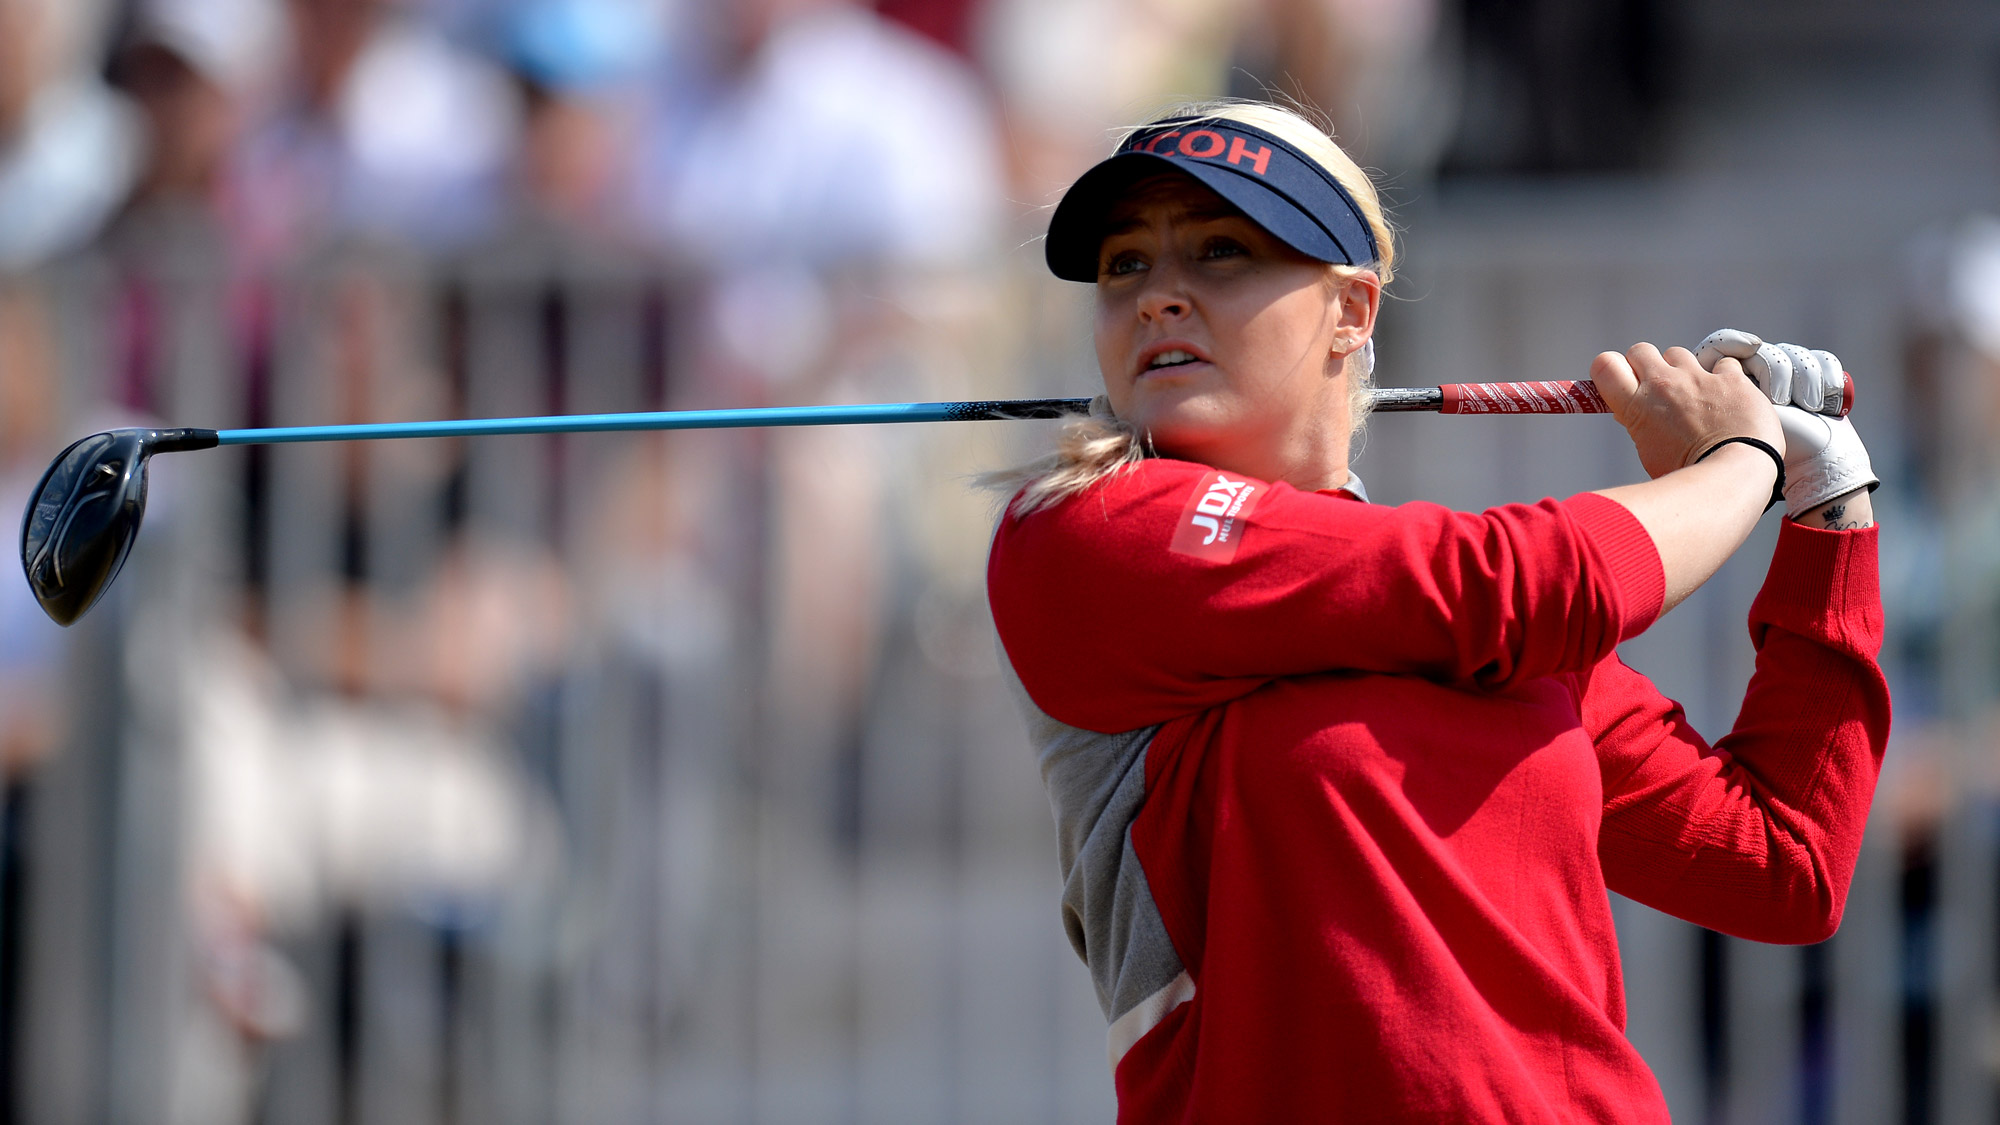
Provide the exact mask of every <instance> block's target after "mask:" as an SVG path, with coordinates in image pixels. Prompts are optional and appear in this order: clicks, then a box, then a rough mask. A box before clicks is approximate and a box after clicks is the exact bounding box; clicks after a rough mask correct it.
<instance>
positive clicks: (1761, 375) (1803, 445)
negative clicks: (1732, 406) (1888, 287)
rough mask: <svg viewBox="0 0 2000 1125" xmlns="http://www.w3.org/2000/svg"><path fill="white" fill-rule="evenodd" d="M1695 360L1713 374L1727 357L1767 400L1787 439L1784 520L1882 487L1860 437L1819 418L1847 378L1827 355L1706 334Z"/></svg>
mask: <svg viewBox="0 0 2000 1125" xmlns="http://www.w3.org/2000/svg"><path fill="white" fill-rule="evenodd" d="M1694 354H1695V359H1696V361H1697V362H1699V363H1700V364H1701V365H1702V366H1703V367H1706V368H1708V369H1710V370H1714V368H1715V363H1716V361H1717V360H1719V359H1721V358H1722V357H1723V356H1728V357H1730V358H1732V359H1734V360H1736V361H1737V362H1739V363H1741V364H1742V365H1743V370H1744V372H1745V373H1747V374H1748V375H1749V376H1750V378H1751V380H1752V381H1753V382H1755V383H1756V384H1757V386H1758V387H1759V388H1760V389H1762V390H1763V392H1764V393H1765V394H1766V395H1767V396H1769V398H1770V399H1771V403H1772V405H1773V406H1775V407H1776V408H1777V411H1778V425H1779V426H1780V427H1781V428H1782V429H1783V430H1784V432H1785V514H1786V515H1788V516H1791V517H1792V518H1794V519H1796V518H1798V517H1799V516H1801V515H1804V514H1805V513H1806V512H1809V511H1811V510H1813V509H1814V508H1817V507H1819V506H1820V505H1821V504H1824V503H1826V502H1827V501H1829V500H1831V499H1833V498H1834V497H1836V496H1844V495H1846V494H1847V493H1849V492H1852V491H1854V490H1855V489H1857V488H1863V487H1873V486H1874V485H1876V484H1878V483H1880V480H1879V478H1877V477H1876V476H1875V470H1874V469H1873V468H1872V467H1870V465H1869V464H1868V450H1867V448H1866V447H1865V446H1863V445H1862V444H1861V435H1860V434H1857V433H1855V432H1854V424H1853V423H1851V422H1849V421H1848V420H1847V419H1845V418H1832V417H1828V416H1827V415H1824V414H1820V413H1818V410H1819V409H1820V407H1821V405H1822V404H1825V405H1828V406H1831V405H1832V404H1833V403H1835V402H1837V401H1839V399H1840V396H1841V395H1842V394H1843V393H1844V392H1845V389H1846V381H1847V380H1846V375H1845V373H1844V372H1843V369H1842V368H1841V365H1840V360H1839V359H1838V358H1837V357H1835V356H1834V354H1833V353H1832V352H1823V351H1812V350H1809V349H1806V348H1802V347H1799V346H1798V345H1796V344H1767V343H1765V342H1764V341H1763V340H1762V339H1761V338H1759V337H1757V336H1755V335H1753V334H1751V333H1749V332H1743V331H1740V330H1738V329H1734V328H1724V329H1722V330H1720V331H1717V332H1711V333H1709V334H1708V338H1707V339H1705V340H1703V341H1702V342H1701V343H1700V344H1699V345H1698V346H1697V347H1696V348H1695V353H1694Z"/></svg>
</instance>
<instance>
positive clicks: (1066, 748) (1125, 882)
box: [1001, 652, 1182, 1022]
mask: <svg viewBox="0 0 2000 1125" xmlns="http://www.w3.org/2000/svg"><path fill="white" fill-rule="evenodd" d="M1001 664H1002V666H1003V667H1005V668H1006V669H1007V680H1008V684H1009V686H1010V687H1012V689H1013V692H1014V698H1015V701H1016V702H1017V703H1019V704H1020V707H1021V713H1022V715H1023V716H1024V717H1025V718H1026V719H1027V724H1028V740H1029V742H1030V743H1032V744H1033V746H1034V748H1035V755H1036V757H1037V758H1038V759H1039V760H1040V763H1041V770H1042V784H1043V785H1044V786H1045V787H1046V788H1047V789H1048V793H1049V805H1050V806H1051V808H1052V810H1053V811H1054V813H1055V819H1056V848H1057V857H1058V859H1059V861H1060V863H1061V865H1062V878H1063V894H1062V918H1063V929H1064V931H1065V932H1066V933H1068V935H1069V942H1070V945H1071V946H1072V947H1074V948H1075V949H1076V953H1077V956H1079V957H1081V958H1083V961H1084V964H1086V965H1088V966H1090V978H1091V983H1092V984H1094V985H1095V986H1096V988H1097V1002H1098V1005H1099V1006H1100V1007H1102V1008H1103V1009H1104V1018H1105V1019H1106V1020H1108V1021H1113V1022H1115V1021H1116V1020H1117V1019H1118V1017H1120V1016H1122V1015H1124V1014H1125V1013H1126V1012H1129V1011H1131V1010H1132V1009H1133V1008H1134V1007H1136V1006H1138V1004H1139V1002H1140V1001H1142V1000H1144V999H1146V998H1147V997H1148V996H1151V995H1153V994H1154V993H1156V992H1158V991H1159V990H1161V989H1162V988H1165V987H1166V986H1167V985H1168V984H1170V983H1172V981H1173V980H1174V978H1175V977H1178V976H1180V974H1181V970H1182V965H1181V959H1180V955H1179V954H1178V953H1176V952H1175V951H1174V946H1173V942H1172V941H1171V940H1170V939H1169V938H1168V937H1167V927H1166V923H1165V922H1164V921H1162V920H1161V918H1160V912H1159V909H1158V908H1157V907H1156V906H1155V905H1154V904H1153V892H1152V890H1151V888H1150V887H1148V886H1147V884H1146V872H1145V870H1144V869H1143V868H1142V867H1140V865H1139V857H1138V856H1137V855H1136V854H1135V853H1134V852H1133V850H1132V831H1131V828H1132V819H1133V818H1134V817H1136V816H1137V815H1138V814H1139V809H1140V807H1141V806H1143V805H1144V804H1145V803H1146V747H1147V746H1148V745H1150V744H1151V742H1152V740H1153V735H1154V734H1155V733H1157V732H1158V730H1159V729H1160V728H1158V727H1146V728H1144V729H1142V730H1135V731H1125V732H1123V733H1120V734H1099V733H1097V732H1096V731H1088V730H1082V729H1079V728H1077V727H1073V726H1069V725H1067V724H1065V723H1062V722H1059V721H1057V720H1056V719H1054V718H1051V717H1050V716H1049V715H1048V714H1047V713H1046V712H1044V711H1043V710H1042V709H1041V708H1040V707H1037V706H1036V705H1035V702H1034V700H1032V699H1030V698H1028V693H1027V689H1025V688H1023V687H1022V686H1021V680H1020V677H1019V676H1017V675H1015V673H1014V668H1013V665H1012V664H1011V663H1008V662H1007V660H1006V656H1005V653H1004V652H1003V653H1002V656H1001Z"/></svg>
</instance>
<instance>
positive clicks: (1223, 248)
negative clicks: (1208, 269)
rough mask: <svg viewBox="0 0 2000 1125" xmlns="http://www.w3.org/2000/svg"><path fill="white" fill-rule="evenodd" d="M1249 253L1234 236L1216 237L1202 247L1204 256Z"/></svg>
mask: <svg viewBox="0 0 2000 1125" xmlns="http://www.w3.org/2000/svg"><path fill="white" fill-rule="evenodd" d="M1247 253H1249V251H1247V250H1245V249H1244V248H1243V244H1242V243H1240V242H1238V241H1236V240H1235V239H1233V238H1218V239H1214V240H1213V241H1211V242H1209V244H1208V245H1206V246H1204V247H1202V249H1201V256H1202V257H1204V258H1233V257H1236V256H1237V255H1240V254H1247Z"/></svg>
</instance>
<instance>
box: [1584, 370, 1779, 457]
mask: <svg viewBox="0 0 2000 1125" xmlns="http://www.w3.org/2000/svg"><path fill="white" fill-rule="evenodd" d="M1590 379H1591V382H1593V383H1595V384H1597V390H1598V393H1600V394H1602V395H1603V396H1604V402H1605V405H1607V406H1609V407H1610V408H1611V413H1612V416H1613V417H1615V418H1617V419H1618V422H1619V424H1620V425H1622V426H1624V427H1625V432H1626V433H1627V434H1628V435H1630V436H1631V438H1632V445H1633V448H1634V449H1636V450H1637V451H1638V454H1639V464H1640V465H1641V466H1642V467H1644V468H1645V470H1646V475H1647V476H1650V477H1653V478H1654V479H1658V478H1660V477H1662V476H1665V475H1666V474H1668V473H1671V472H1673V471H1674V470H1676V469H1681V468H1685V467H1686V466H1688V465H1690V464H1693V463H1694V459H1695V458H1697V457H1699V456H1701V455H1702V454H1703V453H1705V452H1707V451H1708V450H1709V449H1712V448H1714V446H1715V445H1716V443H1717V442H1720V441H1722V440H1723V439H1724V438H1732V437H1751V438H1756V439H1758V440H1759V441H1762V442H1765V443H1766V444H1768V445H1770V446H1771V448H1773V449H1775V450H1778V451H1779V452H1780V453H1782V452H1783V451H1784V448H1785V436H1784V432H1783V430H1782V429H1781V428H1780V427H1779V425H1778V413H1777V411H1776V410H1775V409H1773V408H1772V406H1771V400H1770V399H1769V398H1767V397H1765V395H1764V393H1763V392H1762V391H1761V390H1759V389H1758V387H1757V384H1756V383H1754V382H1752V381H1751V379H1750V377H1749V376H1748V375H1746V374H1745V373H1744V371H1743V367H1742V365H1741V364H1740V363H1738V362H1737V361H1736V360H1735V359H1732V358H1730V357H1727V356H1724V357H1722V358H1721V359H1718V360H1717V361H1716V363H1715V369H1714V370H1712V371H1711V370H1709V369H1707V368H1704V367H1703V366H1702V365H1701V364H1700V362H1698V361H1697V360H1696V359H1695V355H1694V353H1693V352H1690V351H1688V350H1687V349H1686V348H1678V347H1676V348H1668V349H1667V350H1666V352H1665V353H1662V352H1661V351H1660V349H1658V348H1656V347H1654V346H1653V345H1651V344H1647V343H1638V344H1634V345H1632V346H1631V347H1630V348H1628V349H1626V351H1625V354H1623V355H1620V354H1618V353H1617V352H1603V353H1601V354H1600V355H1598V357H1597V358H1596V359H1595V360H1593V361H1592V362H1591V365H1590ZM1767 494H1768V493H1767Z"/></svg>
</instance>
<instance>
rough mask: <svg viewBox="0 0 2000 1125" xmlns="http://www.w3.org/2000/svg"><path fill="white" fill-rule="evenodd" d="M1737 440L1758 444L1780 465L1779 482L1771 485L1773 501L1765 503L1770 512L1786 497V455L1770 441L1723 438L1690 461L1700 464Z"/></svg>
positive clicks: (1759, 447) (1773, 462) (1749, 438)
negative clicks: (1772, 445)
mask: <svg viewBox="0 0 2000 1125" xmlns="http://www.w3.org/2000/svg"><path fill="white" fill-rule="evenodd" d="M1737 442H1741V443H1742V444H1744V445H1752V446H1756V447H1757V448H1758V449H1761V450H1763V451H1764V452H1765V453H1767V454H1769V455H1770V457H1771V464H1773V465H1776V466H1777V467H1778V483H1776V484H1774V485H1772V486H1771V502H1770V503H1769V504H1766V505H1764V510H1765V511H1767V512H1768V511H1770V510H1771V509H1772V508H1773V507H1775V506H1777V504H1778V502H1779V501H1781V500H1783V499H1784V498H1785V455H1784V454H1782V453H1779V452H1778V451H1777V450H1775V449H1772V448H1771V443H1770V442H1767V441H1763V440H1760V439H1758V438H1753V437H1730V438H1723V439H1722V440H1721V441H1718V442H1716V443H1715V444H1714V445H1711V446H1709V447H1708V448H1707V449H1705V450H1703V451H1702V454H1701V456H1700V457H1697V458H1695V459H1694V460H1693V461H1690V462H1688V463H1689V464H1691V465H1699V464H1701V463H1702V462H1703V461H1705V460H1707V459H1708V455H1709V454H1711V453H1713V452H1715V451H1716V450H1718V449H1721V448H1722V447H1723V446H1725V445H1731V444H1734V443H1737Z"/></svg>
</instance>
